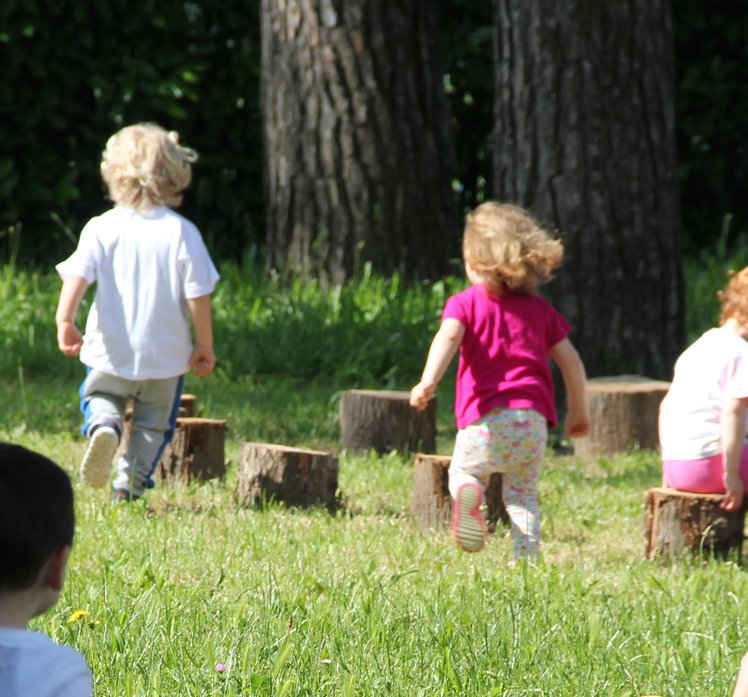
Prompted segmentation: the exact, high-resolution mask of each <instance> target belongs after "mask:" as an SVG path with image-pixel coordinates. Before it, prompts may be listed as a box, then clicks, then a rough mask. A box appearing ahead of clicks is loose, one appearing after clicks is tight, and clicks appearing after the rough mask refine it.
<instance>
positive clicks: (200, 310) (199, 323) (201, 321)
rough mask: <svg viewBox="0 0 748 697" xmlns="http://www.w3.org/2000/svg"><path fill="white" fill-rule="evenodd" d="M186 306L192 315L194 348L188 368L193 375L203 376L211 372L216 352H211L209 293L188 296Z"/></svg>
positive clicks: (211, 326)
mask: <svg viewBox="0 0 748 697" xmlns="http://www.w3.org/2000/svg"><path fill="white" fill-rule="evenodd" d="M187 307H188V308H189V310H190V316H191V317H192V328H193V330H194V332H195V348H194V350H193V351H192V355H191V356H190V368H192V372H193V373H195V375H198V376H203V375H208V374H209V373H211V372H213V368H215V366H216V354H215V353H214V352H213V313H212V311H211V307H210V295H201V296H200V297H199V298H188V299H187Z"/></svg>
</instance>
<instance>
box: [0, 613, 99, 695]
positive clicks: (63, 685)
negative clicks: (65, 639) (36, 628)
mask: <svg viewBox="0 0 748 697" xmlns="http://www.w3.org/2000/svg"><path fill="white" fill-rule="evenodd" d="M91 694H92V685H91V671H90V670H89V668H88V665H87V664H86V661H85V660H84V658H83V656H81V655H80V654H79V653H78V652H77V651H76V650H75V649H73V648H71V647H70V646H60V645H59V644H55V643H54V642H53V641H52V640H51V639H50V638H49V637H48V636H47V635H46V634H40V633H38V632H28V631H26V630H25V629H10V628H8V627H0V697H91Z"/></svg>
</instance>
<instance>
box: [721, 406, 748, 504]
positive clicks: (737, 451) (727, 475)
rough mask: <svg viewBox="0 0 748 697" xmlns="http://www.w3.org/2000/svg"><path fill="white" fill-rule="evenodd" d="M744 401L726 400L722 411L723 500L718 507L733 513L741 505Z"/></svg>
mask: <svg viewBox="0 0 748 697" xmlns="http://www.w3.org/2000/svg"><path fill="white" fill-rule="evenodd" d="M747 402H748V400H746V399H728V400H726V401H725V407H724V410H723V411H722V462H723V463H724V465H723V466H724V483H725V489H726V490H727V491H726V493H725V498H724V499H723V500H722V502H721V503H720V506H721V507H722V508H724V509H725V510H726V511H734V510H735V509H736V508H740V504H741V503H743V482H742V480H741V479H740V460H741V457H742V455H743V443H744V442H745V412H746V403H747Z"/></svg>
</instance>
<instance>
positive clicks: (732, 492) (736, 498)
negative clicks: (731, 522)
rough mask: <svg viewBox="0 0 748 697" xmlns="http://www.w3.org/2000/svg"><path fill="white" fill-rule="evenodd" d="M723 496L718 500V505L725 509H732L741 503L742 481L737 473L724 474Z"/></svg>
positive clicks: (738, 506)
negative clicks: (725, 490)
mask: <svg viewBox="0 0 748 697" xmlns="http://www.w3.org/2000/svg"><path fill="white" fill-rule="evenodd" d="M725 489H727V492H726V493H725V498H723V499H722V501H720V504H719V507H720V508H721V509H723V510H725V511H734V510H737V509H738V508H740V506H741V504H742V503H743V481H742V480H741V479H740V475H739V474H725Z"/></svg>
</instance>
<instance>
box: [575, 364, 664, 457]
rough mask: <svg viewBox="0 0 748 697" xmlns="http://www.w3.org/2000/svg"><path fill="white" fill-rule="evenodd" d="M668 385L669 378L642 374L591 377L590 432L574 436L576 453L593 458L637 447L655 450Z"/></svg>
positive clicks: (588, 384) (589, 391)
mask: <svg viewBox="0 0 748 697" xmlns="http://www.w3.org/2000/svg"><path fill="white" fill-rule="evenodd" d="M669 387H670V383H669V382H665V381H664V380H651V379H649V378H644V377H641V376H640V375H618V376H616V377H607V378H592V379H591V380H589V381H588V382H587V396H588V398H589V403H590V433H589V435H588V436H586V437H585V438H575V439H574V454H575V455H577V456H578V457H582V458H590V459H591V458H595V457H598V456H603V457H609V456H611V455H615V454H616V453H621V452H626V451H627V450H632V449H634V448H640V449H642V450H656V449H657V447H658V446H659V442H660V441H659V434H658V429H657V424H658V417H659V413H660V404H661V403H662V400H663V399H664V397H665V395H666V394H667V391H668V388H669Z"/></svg>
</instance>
